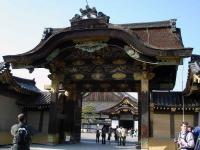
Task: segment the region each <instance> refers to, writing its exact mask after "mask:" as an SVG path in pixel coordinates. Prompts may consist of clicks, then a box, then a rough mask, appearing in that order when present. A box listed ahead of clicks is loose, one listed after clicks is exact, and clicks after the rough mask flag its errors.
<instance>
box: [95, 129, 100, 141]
mask: <svg viewBox="0 0 200 150" xmlns="http://www.w3.org/2000/svg"><path fill="white" fill-rule="evenodd" d="M99 137H100V132H99V129H97V131H96V143H99Z"/></svg>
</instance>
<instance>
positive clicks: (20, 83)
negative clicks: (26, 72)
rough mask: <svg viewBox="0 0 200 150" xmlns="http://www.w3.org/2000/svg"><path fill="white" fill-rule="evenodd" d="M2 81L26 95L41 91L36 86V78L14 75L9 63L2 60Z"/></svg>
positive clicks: (0, 78)
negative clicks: (30, 78)
mask: <svg viewBox="0 0 200 150" xmlns="http://www.w3.org/2000/svg"><path fill="white" fill-rule="evenodd" d="M0 82H2V83H6V84H7V87H8V88H9V89H12V90H14V91H16V92H19V93H22V94H25V95H27V94H28V95H31V94H36V93H37V94H38V93H40V92H41V91H40V90H39V89H38V88H37V87H36V86H35V81H34V80H29V79H23V78H19V77H15V76H13V75H12V73H11V72H10V69H9V64H8V63H5V62H0Z"/></svg>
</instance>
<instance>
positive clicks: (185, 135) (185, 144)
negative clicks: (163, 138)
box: [177, 122, 194, 150]
mask: <svg viewBox="0 0 200 150" xmlns="http://www.w3.org/2000/svg"><path fill="white" fill-rule="evenodd" d="M187 128H188V123H187V122H182V124H181V131H180V133H179V134H178V140H177V144H178V148H179V149H181V150H194V137H193V133H192V132H191V131H188V129H187Z"/></svg>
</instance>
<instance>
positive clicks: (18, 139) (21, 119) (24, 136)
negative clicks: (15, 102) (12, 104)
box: [11, 113, 32, 150]
mask: <svg viewBox="0 0 200 150" xmlns="http://www.w3.org/2000/svg"><path fill="white" fill-rule="evenodd" d="M17 119H18V124H15V125H13V126H12V127H11V134H12V136H13V146H12V150H30V143H31V135H32V133H31V129H30V126H28V125H27V124H26V123H25V116H24V114H22V113H21V114H19V115H18V116H17Z"/></svg>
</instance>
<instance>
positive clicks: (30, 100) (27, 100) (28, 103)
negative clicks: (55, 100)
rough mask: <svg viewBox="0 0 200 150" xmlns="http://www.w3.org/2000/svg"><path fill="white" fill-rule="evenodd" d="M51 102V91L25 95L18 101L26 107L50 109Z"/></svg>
mask: <svg viewBox="0 0 200 150" xmlns="http://www.w3.org/2000/svg"><path fill="white" fill-rule="evenodd" d="M50 103H51V93H50V92H41V93H40V94H39V95H36V96H29V97H24V98H22V99H21V100H19V101H18V102H17V104H18V105H20V106H23V107H24V108H26V109H49V104H50Z"/></svg>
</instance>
